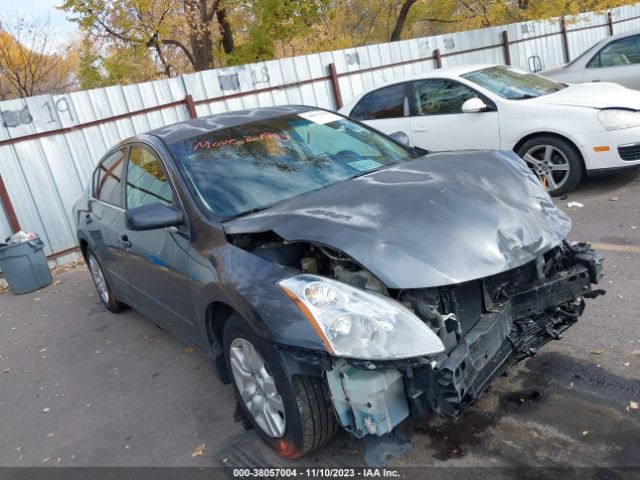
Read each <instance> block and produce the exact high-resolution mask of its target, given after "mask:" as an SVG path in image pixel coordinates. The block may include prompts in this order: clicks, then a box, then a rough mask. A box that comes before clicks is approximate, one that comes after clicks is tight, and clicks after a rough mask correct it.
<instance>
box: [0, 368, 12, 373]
mask: <svg viewBox="0 0 640 480" xmlns="http://www.w3.org/2000/svg"><path fill="white" fill-rule="evenodd" d="M10 371H11V368H9V367H7V368H5V369H4V370H2V373H9V372H10Z"/></svg>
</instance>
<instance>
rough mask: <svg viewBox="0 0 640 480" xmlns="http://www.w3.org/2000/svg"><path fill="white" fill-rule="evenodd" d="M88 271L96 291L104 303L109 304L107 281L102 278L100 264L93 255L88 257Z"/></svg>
mask: <svg viewBox="0 0 640 480" xmlns="http://www.w3.org/2000/svg"><path fill="white" fill-rule="evenodd" d="M89 271H90V272H91V276H92V277H93V281H94V283H95V284H96V290H98V294H99V295H100V298H102V301H103V302H104V303H109V287H107V281H106V280H105V278H104V274H103V273H102V269H101V268H100V264H98V261H97V260H96V259H95V257H94V256H93V255H91V256H89Z"/></svg>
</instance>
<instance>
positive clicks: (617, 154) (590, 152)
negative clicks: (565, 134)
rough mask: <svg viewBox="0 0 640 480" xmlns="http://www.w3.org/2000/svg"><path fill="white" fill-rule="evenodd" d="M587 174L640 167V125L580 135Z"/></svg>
mask: <svg viewBox="0 0 640 480" xmlns="http://www.w3.org/2000/svg"><path fill="white" fill-rule="evenodd" d="M576 140H577V141H578V144H579V147H580V150H581V151H582V156H583V158H584V163H585V167H586V169H587V175H589V176H597V175H602V174H607V173H614V172H615V171H617V170H620V169H621V170H625V169H629V170H631V169H633V168H634V167H636V166H638V167H640V127H635V128H624V129H621V130H609V131H606V130H603V131H600V132H591V133H586V134H582V135H578V136H577V138H576Z"/></svg>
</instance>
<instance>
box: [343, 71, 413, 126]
mask: <svg viewBox="0 0 640 480" xmlns="http://www.w3.org/2000/svg"><path fill="white" fill-rule="evenodd" d="M407 93H408V92H407V83H406V82H405V83H397V84H395V85H389V86H388V87H382V88H380V89H378V90H374V91H372V92H369V93H368V94H366V95H365V96H364V97H362V100H360V101H359V102H358V103H357V105H356V106H355V107H354V108H353V110H351V114H350V115H349V116H350V117H351V118H353V119H354V120H361V121H364V123H366V124H367V125H371V126H372V127H373V128H376V129H378V130H380V131H381V132H383V133H386V134H387V135H390V134H392V133H396V132H403V133H405V134H406V135H407V136H408V137H411V133H410V130H411V119H410V118H409V99H408V96H407Z"/></svg>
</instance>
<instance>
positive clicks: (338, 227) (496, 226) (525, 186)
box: [224, 151, 571, 288]
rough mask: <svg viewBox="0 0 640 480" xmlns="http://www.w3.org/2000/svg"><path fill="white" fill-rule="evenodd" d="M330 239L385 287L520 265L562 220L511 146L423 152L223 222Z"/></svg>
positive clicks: (440, 281)
mask: <svg viewBox="0 0 640 480" xmlns="http://www.w3.org/2000/svg"><path fill="white" fill-rule="evenodd" d="M224 228H225V231H226V232H227V233H229V234H237V233H255V232H265V231H268V230H272V231H274V232H275V233H277V234H278V235H280V236H281V237H282V238H284V239H285V240H288V241H308V242H315V243H318V244H324V245H328V246H331V247H334V248H336V249H338V250H341V251H342V252H344V253H346V254H347V255H349V256H351V257H352V258H353V259H354V260H356V261H357V262H358V263H360V264H361V265H363V266H364V267H366V268H367V269H368V270H369V271H371V272H372V273H373V274H374V275H376V276H377V277H378V278H379V279H380V280H381V281H382V282H383V283H384V284H385V285H387V287H389V288H425V287H434V286H441V285H448V284H455V283H461V282H465V281H468V280H473V279H477V278H482V277H486V276H489V275H493V274H496V273H499V272H503V271H506V270H510V269H512V268H515V267H518V266H520V265H523V264H525V263H527V262H529V261H531V260H532V259H534V258H535V257H536V256H538V255H540V254H541V253H543V252H545V251H547V250H549V249H550V248H552V247H554V246H555V245H557V244H558V243H560V242H561V241H562V240H563V239H564V237H565V236H566V235H567V233H568V232H569V230H570V228H571V220H570V219H569V218H568V217H567V216H566V215H565V214H564V213H563V212H562V211H560V210H559V209H558V208H556V207H555V205H554V204H553V203H552V201H551V199H550V198H549V196H548V195H547V193H546V192H545V191H544V190H543V189H542V187H541V185H540V183H539V182H538V180H537V179H535V177H534V176H533V174H531V173H530V171H529V170H528V169H527V167H526V165H525V164H524V162H523V161H522V160H520V159H519V158H518V157H517V156H516V155H515V154H513V153H511V152H496V151H466V152H445V153H438V154H431V155H427V156H424V157H421V158H419V159H416V160H411V161H407V162H403V163H401V164H396V165H393V166H390V167H387V168H384V169H381V170H378V171H375V172H372V173H369V174H366V175H363V176H361V177H358V178H354V179H352V180H349V181H346V182H343V183H339V184H336V185H332V186H330V187H328V188H325V189H322V190H317V191H314V192H310V193H307V194H304V195H301V196H297V197H295V198H292V199H289V200H287V201H285V202H283V203H281V204H279V205H277V206H275V207H273V208H270V209H268V210H265V211H263V212H258V213H254V214H251V215H247V216H245V217H240V218H238V219H236V220H233V221H230V222H227V223H226V224H225V226H224Z"/></svg>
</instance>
